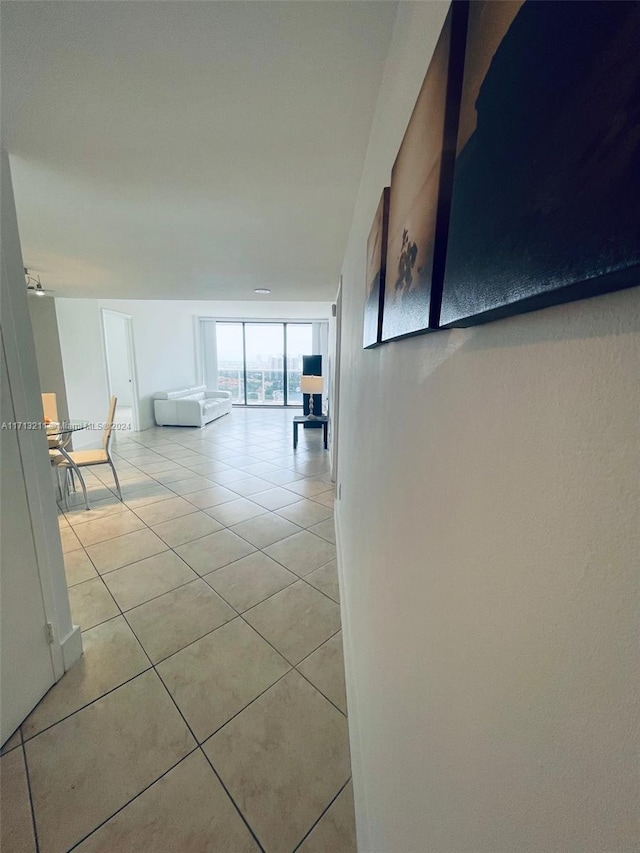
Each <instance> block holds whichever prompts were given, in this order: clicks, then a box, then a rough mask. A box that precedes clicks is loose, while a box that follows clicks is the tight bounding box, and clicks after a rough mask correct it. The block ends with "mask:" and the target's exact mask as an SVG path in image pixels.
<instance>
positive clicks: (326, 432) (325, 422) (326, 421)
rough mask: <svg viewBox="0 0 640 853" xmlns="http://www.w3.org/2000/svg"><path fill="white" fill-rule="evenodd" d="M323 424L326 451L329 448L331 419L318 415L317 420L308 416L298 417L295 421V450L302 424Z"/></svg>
mask: <svg viewBox="0 0 640 853" xmlns="http://www.w3.org/2000/svg"><path fill="white" fill-rule="evenodd" d="M310 420H311V421H312V422H313V423H316V424H322V435H323V437H324V449H325V450H327V449H328V447H329V418H328V416H327V415H317V416H316V417H315V418H307V417H306V415H296V417H295V418H294V419H293V449H294V450H295V449H296V447H297V446H298V427H299V426H300V424H308V423H309V421H310Z"/></svg>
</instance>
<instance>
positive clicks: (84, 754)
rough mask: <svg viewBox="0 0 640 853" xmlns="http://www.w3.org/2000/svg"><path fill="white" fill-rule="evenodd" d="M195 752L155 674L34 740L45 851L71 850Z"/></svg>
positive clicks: (35, 792) (34, 785)
mask: <svg viewBox="0 0 640 853" xmlns="http://www.w3.org/2000/svg"><path fill="white" fill-rule="evenodd" d="M193 747H194V741H193V738H192V736H191V734H190V732H189V730H188V728H187V727H186V725H185V724H184V720H183V719H182V718H181V717H180V714H179V713H178V711H177V710H176V707H175V705H174V704H173V702H172V701H171V699H170V697H169V696H168V695H167V693H166V691H165V689H164V687H163V686H162V684H161V683H160V680H159V678H158V676H157V675H156V673H155V672H153V671H149V672H145V673H143V674H142V675H139V676H138V677H137V678H134V679H133V680H132V681H129V682H127V683H126V684H124V685H122V687H118V688H117V689H116V690H113V691H112V692H111V693H108V694H107V695H106V696H103V697H102V699H98V700H97V701H96V702H94V703H93V704H91V705H89V706H88V707H86V708H83V709H82V710H81V711H78V713H77V714H72V715H71V716H70V717H67V718H66V719H65V720H62V722H60V723H58V724H57V725H56V726H53V728H50V729H47V730H46V731H44V732H42V733H41V734H39V735H38V736H37V737H35V738H33V739H32V740H30V741H27V744H26V753H27V762H28V766H29V777H30V781H31V792H32V796H33V803H34V810H35V814H36V822H37V827H38V837H39V840H40V850H41V851H42V853H49V851H51V853H54V851H55V853H57V851H63V850H68V849H69V848H70V847H72V846H73V845H74V844H76V843H77V842H78V841H80V840H81V839H82V838H83V836H84V835H86V833H88V832H90V831H91V830H92V829H94V828H95V827H96V826H97V825H98V824H99V823H101V822H102V821H104V820H106V819H107V818H109V817H110V816H111V815H113V814H114V812H115V811H117V809H119V808H121V807H122V806H124V805H125V803H127V802H128V801H129V800H130V799H131V798H132V797H135V796H136V795H137V794H139V793H140V792H141V791H142V790H143V789H144V788H146V787H147V786H148V785H150V784H151V783H152V782H153V781H154V780H155V779H157V778H158V777H159V776H160V775H162V774H163V773H165V772H166V771H167V770H169V769H170V768H171V766H172V765H174V764H176V763H177V762H178V761H179V760H180V759H181V758H184V756H185V755H187V753H188V752H189V751H190V750H191V749H193Z"/></svg>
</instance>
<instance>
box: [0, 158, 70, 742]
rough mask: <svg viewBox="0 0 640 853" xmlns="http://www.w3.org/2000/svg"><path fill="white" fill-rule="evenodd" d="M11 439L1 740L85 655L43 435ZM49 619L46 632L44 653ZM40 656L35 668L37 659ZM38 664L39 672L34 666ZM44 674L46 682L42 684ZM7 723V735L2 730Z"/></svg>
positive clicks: (27, 333)
mask: <svg viewBox="0 0 640 853" xmlns="http://www.w3.org/2000/svg"><path fill="white" fill-rule="evenodd" d="M0 160H1V169H0V173H1V176H2V191H1V193H0V197H1V200H2V210H1V216H0V219H1V222H2V233H1V243H2V276H1V280H2V281H1V289H0V293H1V297H0V301H1V312H0V318H1V326H2V329H1V331H2V334H1V338H2V345H1V346H0V349H1V350H2V359H3V370H2V373H3V395H2V401H1V402H2V413H3V417H2V418H0V420H3V421H4V420H5V417H4V416H5V415H6V421H8V422H11V421H14V420H15V421H16V422H17V423H18V424H20V423H22V424H28V423H35V422H41V421H42V401H41V399H40V393H41V389H40V381H39V377H38V369H37V362H36V352H35V346H34V340H33V332H32V329H31V319H30V317H29V309H28V307H27V293H26V288H25V286H24V274H23V260H22V252H21V248H20V238H19V235H18V226H17V220H16V213H15V204H14V197H13V188H12V185H11V172H10V167H9V158H8V156H7V154H6V152H5V151H4V150H2V151H1V152H0ZM9 427H10V423H9ZM7 432H9V430H7ZM11 432H12V436H8V435H6V434H4V433H3V441H2V454H1V464H2V478H1V479H2V486H3V488H2V494H1V495H0V500H1V502H2V513H1V515H2V522H3V524H2V526H3V539H2V550H1V552H0V556H1V558H2V559H1V565H0V576H1V578H2V620H1V621H2V643H1V645H2V652H3V665H2V667H0V675H1V678H2V682H1V684H0V694H1V695H2V697H3V715H2V716H3V720H2V738H1V739H2V740H4V737H5V736H6V735H7V734H10V732H11V728H13V726H14V724H15V723H16V722H20V721H21V720H19V719H18V720H17V719H16V717H15V714H16V713H17V712H18V710H20V712H21V715H23V716H22V718H24V716H26V714H27V713H28V712H29V711H30V710H31V708H32V707H33V705H34V704H35V702H37V701H38V699H39V698H40V697H41V696H42V695H43V693H44V692H45V690H46V689H48V687H49V686H50V684H51V681H52V680H53V679H58V678H60V677H61V676H62V675H63V673H64V671H65V669H68V668H69V667H70V666H72V665H73V663H75V662H76V661H77V660H78V658H79V657H80V655H81V654H82V639H81V635H80V629H79V627H78V626H74V625H73V623H72V620H71V611H70V607H69V594H68V591H67V583H66V578H65V573H64V562H63V557H62V546H61V544H60V533H59V528H58V519H57V507H56V501H55V492H54V487H53V479H52V476H51V467H50V463H49V453H48V449H47V442H46V436H45V435H44V433H43V431H42V430H39V429H28V428H24V427H23V428H17V429H15V430H11ZM34 560H35V562H34ZM47 622H48V623H50V625H51V629H52V633H53V640H52V642H51V644H50V645H49V646H48V647H47V642H46V633H45V627H46V623H47ZM43 646H44V650H43ZM38 650H39V652H40V653H41V660H40V662H39V661H37V660H35V655H36V653H37V651H38ZM7 656H8V658H9V660H7V659H6V658H7ZM42 658H44V659H45V665H44V666H41V665H40V664H41V663H42ZM47 658H48V663H49V665H50V667H51V669H50V670H49V666H47V665H46V659H47ZM5 664H6V665H5ZM47 670H49V675H50V676H52V677H51V678H49V679H48V678H47V677H46V673H47ZM38 674H40V675H38ZM40 676H42V677H43V678H44V680H43V681H41V679H40ZM34 678H35V682H34ZM38 684H39V689H38ZM34 691H35V692H34ZM5 706H6V707H5ZM7 726H8V727H9V729H8V731H5V728H6V727H7Z"/></svg>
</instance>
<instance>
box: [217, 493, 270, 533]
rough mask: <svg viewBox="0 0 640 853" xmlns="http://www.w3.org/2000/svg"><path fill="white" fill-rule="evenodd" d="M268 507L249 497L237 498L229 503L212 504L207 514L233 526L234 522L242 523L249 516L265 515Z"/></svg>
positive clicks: (227, 525) (228, 525)
mask: <svg viewBox="0 0 640 853" xmlns="http://www.w3.org/2000/svg"><path fill="white" fill-rule="evenodd" d="M266 511H267V510H266V509H265V508H264V507H263V506H258V504H254V503H253V501H250V500H248V499H247V498H237V499H236V500H233V501H229V502H228V503H224V504H220V505H219V506H212V507H210V508H209V509H206V510H205V512H206V513H207V515H210V516H211V517H212V518H215V519H216V521H219V522H220V523H221V524H223V525H224V526H225V527H231V525H232V524H240V522H241V521H246V520H247V519H249V518H256V517H257V516H258V515H264V514H265V513H266Z"/></svg>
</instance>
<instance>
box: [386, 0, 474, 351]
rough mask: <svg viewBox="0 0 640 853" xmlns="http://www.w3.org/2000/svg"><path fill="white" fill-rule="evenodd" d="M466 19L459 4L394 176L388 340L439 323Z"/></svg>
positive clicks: (442, 37)
mask: <svg viewBox="0 0 640 853" xmlns="http://www.w3.org/2000/svg"><path fill="white" fill-rule="evenodd" d="M466 17H467V3H466V2H462V0H456V2H454V3H453V4H452V6H451V9H450V10H449V13H448V15H447V18H446V21H445V24H444V26H443V29H442V32H441V33H440V38H439V39H438V43H437V45H436V48H435V51H434V54H433V58H432V60H431V63H430V65H429V68H428V70H427V74H426V76H425V79H424V83H423V84H422V88H421V90H420V94H419V95H418V100H417V101H416V105H415V108H414V110H413V113H412V115H411V119H410V121H409V125H408V127H407V130H406V133H405V135H404V139H403V140H402V145H401V147H400V151H399V152H398V156H397V158H396V161H395V163H394V166H393V171H392V173H391V194H390V200H389V243H388V248H387V280H386V285H385V293H384V310H383V321H382V340H383V341H388V340H391V339H393V338H398V337H403V336H405V335H411V334H416V333H417V332H423V331H426V330H428V329H429V328H435V327H436V325H437V319H438V309H439V304H440V295H441V291H442V274H443V267H444V253H445V249H446V227H447V223H448V213H449V200H450V195H451V180H452V169H453V162H454V158H455V140H456V126H457V116H458V106H459V94H460V88H461V85H462V59H463V51H464V35H465V26H466Z"/></svg>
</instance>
